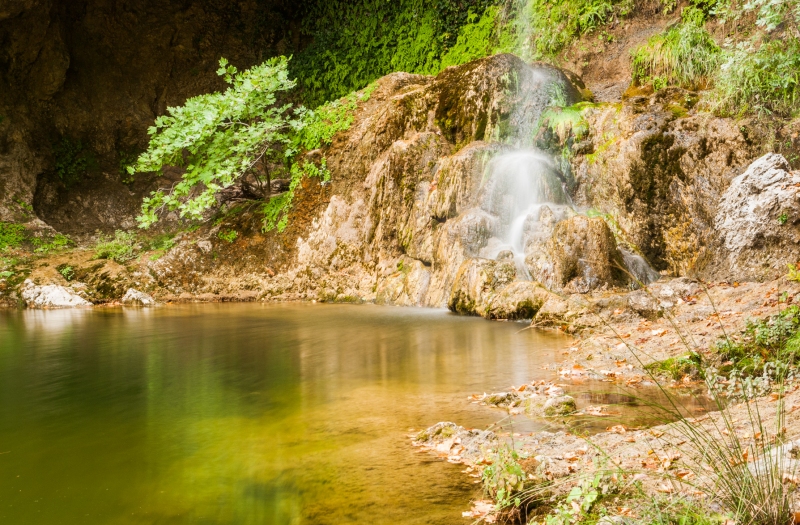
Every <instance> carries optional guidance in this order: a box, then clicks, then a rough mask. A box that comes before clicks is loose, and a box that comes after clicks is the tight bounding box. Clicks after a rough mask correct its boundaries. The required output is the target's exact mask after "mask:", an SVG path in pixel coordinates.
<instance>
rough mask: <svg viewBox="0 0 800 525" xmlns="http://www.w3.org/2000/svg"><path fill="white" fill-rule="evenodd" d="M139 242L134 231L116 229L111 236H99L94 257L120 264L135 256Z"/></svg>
mask: <svg viewBox="0 0 800 525" xmlns="http://www.w3.org/2000/svg"><path fill="white" fill-rule="evenodd" d="M138 249H139V244H138V242H137V240H136V234H135V233H134V232H125V231H122V230H117V231H116V232H114V237H112V238H101V240H100V242H98V243H97V245H96V246H95V248H94V250H95V257H94V258H95V259H110V260H112V261H116V262H118V263H120V264H122V263H125V262H127V261H130V260H131V259H134V258H135V257H136V254H137V252H138Z"/></svg>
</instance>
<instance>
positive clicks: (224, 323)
mask: <svg viewBox="0 0 800 525" xmlns="http://www.w3.org/2000/svg"><path fill="white" fill-rule="evenodd" d="M521 328H524V325H521V324H519V323H489V322H486V321H484V320H482V319H477V318H464V317H458V316H455V315H452V314H449V313H448V312H446V311H443V310H432V309H412V308H393V307H376V306H367V305H364V306H354V305H324V304H281V305H256V304H222V305H214V304H210V305H180V306H165V307H160V308H154V309H123V308H98V309H94V310H50V311H41V310H39V311H36V310H26V311H0V522H2V523H14V524H28V523H30V524H34V523H35V524H43V523H60V524H73V523H74V524H78V523H91V524H99V523H113V524H144V523H147V524H161V523H203V524H222V523H237V524H249V523H253V524H255V523H258V524H315V525H318V524H341V523H363V524H367V523H393V524H445V523H468V522H469V520H465V519H462V518H461V511H463V510H466V509H468V507H469V500H470V499H471V498H473V497H476V496H478V495H479V493H480V491H479V488H478V487H479V485H476V484H473V481H474V480H473V479H472V478H468V477H467V476H465V475H463V474H461V473H460V470H462V469H463V467H461V466H458V465H451V464H448V463H446V462H443V461H441V460H439V459H437V458H435V457H433V456H431V455H430V454H427V453H420V452H419V451H417V450H416V449H414V448H413V447H411V446H410V443H409V438H408V435H409V432H410V429H412V428H413V429H422V428H425V427H427V426H429V425H432V424H434V423H436V422H438V421H443V420H452V421H457V422H459V423H460V424H462V425H465V426H473V427H486V426H487V425H490V424H491V423H493V422H495V421H497V420H498V419H500V418H501V417H502V415H503V414H502V413H501V412H500V411H498V410H492V409H489V408H487V407H483V406H479V405H476V404H471V403H469V402H468V400H467V396H468V395H469V394H472V393H475V392H483V391H487V390H492V389H495V388H502V387H507V386H508V385H510V384H512V383H513V384H522V383H524V382H527V381H530V380H531V379H533V378H536V377H551V376H552V373H551V372H547V371H545V370H541V369H540V366H541V364H542V363H546V362H552V361H554V360H557V359H558V357H559V354H560V350H562V349H563V348H564V347H565V346H566V345H567V344H568V341H569V339H568V338H566V337H563V336H558V335H555V334H547V333H542V332H536V331H533V330H525V331H522V332H520V329H521ZM546 374H549V375H546ZM538 428H541V424H540V423H536V422H535V421H533V420H521V421H520V423H519V424H518V425H517V428H515V431H533V430H537V429H538Z"/></svg>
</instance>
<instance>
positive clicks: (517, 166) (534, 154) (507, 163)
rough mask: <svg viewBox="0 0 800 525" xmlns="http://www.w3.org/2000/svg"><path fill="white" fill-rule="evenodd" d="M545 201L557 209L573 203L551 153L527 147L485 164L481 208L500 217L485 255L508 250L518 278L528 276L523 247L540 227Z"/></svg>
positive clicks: (496, 255)
mask: <svg viewBox="0 0 800 525" xmlns="http://www.w3.org/2000/svg"><path fill="white" fill-rule="evenodd" d="M546 204H547V205H549V206H548V207H549V208H556V209H559V208H563V207H565V206H568V207H571V206H572V204H571V201H570V199H569V196H568V195H567V193H566V191H564V188H563V183H562V181H561V179H560V178H559V177H558V173H557V168H556V165H555V163H554V162H553V159H552V157H551V156H550V155H548V154H547V153H544V152H542V151H539V150H536V149H532V148H526V149H513V150H509V151H506V152H503V153H501V154H499V155H497V156H496V157H494V158H493V159H492V160H491V161H490V162H489V163H488V165H487V167H486V175H485V177H484V198H483V202H482V203H481V208H482V209H484V210H485V211H487V212H489V213H491V214H493V215H495V216H497V217H499V219H500V221H499V230H498V231H497V232H495V238H494V239H493V240H492V241H493V242H490V244H489V246H487V250H486V252H485V256H486V257H488V258H492V259H495V258H497V257H498V256H499V255H501V254H503V252H509V251H510V252H511V253H512V254H513V257H514V260H515V262H516V266H517V274H518V276H519V278H520V279H526V280H529V279H530V274H529V272H528V269H527V266H526V265H525V249H526V247H527V245H528V243H529V242H530V240H531V237H535V236H536V233H537V232H538V230H540V228H539V223H540V215H541V213H542V209H543V206H544V205H546ZM561 215H563V214H561Z"/></svg>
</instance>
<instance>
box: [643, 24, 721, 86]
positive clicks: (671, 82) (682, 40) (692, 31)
mask: <svg viewBox="0 0 800 525" xmlns="http://www.w3.org/2000/svg"><path fill="white" fill-rule="evenodd" d="M721 60H722V51H721V50H720V47H719V46H718V45H717V44H716V42H714V39H713V38H711V35H710V34H709V33H708V31H706V30H705V29H704V28H702V27H700V26H698V25H697V24H696V23H693V22H690V21H687V22H683V23H681V24H679V25H677V26H675V27H672V28H670V29H668V30H667V31H665V32H664V33H661V34H658V35H655V36H653V37H651V38H650V40H648V41H647V44H645V45H643V46H641V47H640V48H638V49H637V50H636V51H634V52H633V80H634V81H635V82H637V83H639V84H652V85H653V88H654V89H656V90H658V89H661V88H664V87H666V86H680V87H683V88H687V89H693V90H694V89H705V88H707V87H708V86H709V85H710V83H711V79H712V76H713V74H714V72H715V71H716V70H717V68H718V67H719V65H720V62H721Z"/></svg>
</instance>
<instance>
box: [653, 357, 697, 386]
mask: <svg viewBox="0 0 800 525" xmlns="http://www.w3.org/2000/svg"><path fill="white" fill-rule="evenodd" d="M701 364H702V360H701V357H700V354H698V353H697V352H690V353H688V354H686V355H683V356H680V357H670V358H669V359H665V360H663V361H656V362H654V363H650V364H648V365H646V366H645V367H644V368H645V370H647V371H648V372H650V373H651V374H653V375H656V376H667V377H669V378H670V379H672V380H674V381H680V380H681V379H683V378H684V377H686V376H699V375H701V373H702V372H701V370H702V369H701V367H700V365H701Z"/></svg>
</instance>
